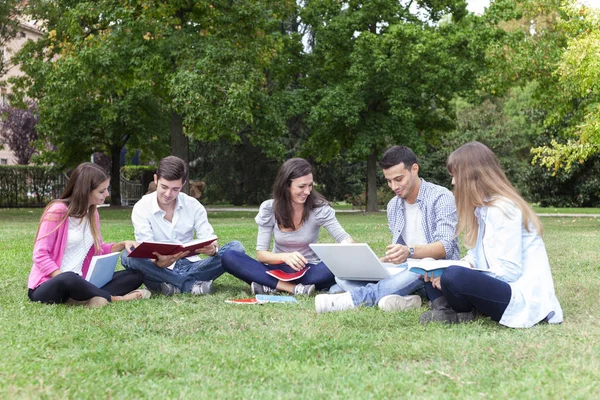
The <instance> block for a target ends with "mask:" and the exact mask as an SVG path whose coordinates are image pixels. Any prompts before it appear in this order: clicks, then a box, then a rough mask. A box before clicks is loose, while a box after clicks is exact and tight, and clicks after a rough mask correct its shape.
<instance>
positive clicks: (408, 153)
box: [379, 146, 419, 169]
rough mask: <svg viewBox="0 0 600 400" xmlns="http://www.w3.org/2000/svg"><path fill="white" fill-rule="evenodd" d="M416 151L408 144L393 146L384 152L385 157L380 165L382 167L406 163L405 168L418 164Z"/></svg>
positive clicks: (386, 167)
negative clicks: (407, 145)
mask: <svg viewBox="0 0 600 400" xmlns="http://www.w3.org/2000/svg"><path fill="white" fill-rule="evenodd" d="M418 163H419V162H418V161H417V156H416V155H415V153H414V152H413V151H412V150H411V149H410V148H408V147H406V146H392V147H390V148H389V149H387V150H386V152H385V153H384V154H383V158H382V159H381V161H379V166H380V167H381V168H382V169H388V168H392V167H393V166H395V165H398V164H404V168H410V167H412V166H413V164H418Z"/></svg>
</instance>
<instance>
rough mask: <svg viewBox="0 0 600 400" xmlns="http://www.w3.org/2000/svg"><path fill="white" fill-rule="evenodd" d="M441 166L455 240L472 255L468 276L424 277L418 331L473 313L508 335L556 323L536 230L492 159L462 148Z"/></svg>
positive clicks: (454, 271) (556, 307)
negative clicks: (425, 304)
mask: <svg viewBox="0 0 600 400" xmlns="http://www.w3.org/2000/svg"><path fill="white" fill-rule="evenodd" d="M447 166H448V171H449V172H450V175H452V184H453V185H454V196H455V198H456V208H457V210H458V225H457V234H460V233H463V232H464V234H465V235H464V242H465V245H466V246H467V248H469V249H470V250H469V251H468V253H467V255H466V257H465V258H464V259H465V260H467V261H468V262H469V263H470V265H471V267H472V269H469V268H464V267H458V266H456V267H450V268H448V269H447V270H446V271H445V272H444V274H443V275H442V276H441V277H439V278H433V279H429V278H428V277H425V281H426V282H429V283H427V284H426V290H427V294H428V295H429V298H430V300H432V310H431V311H427V312H425V313H423V314H422V315H421V318H420V321H421V323H424V324H425V323H428V322H433V321H438V322H444V323H457V322H464V321H469V320H471V319H473V318H474V317H475V314H476V313H480V314H483V315H487V316H489V317H490V318H492V319H493V320H494V321H497V322H499V323H500V324H502V325H506V326H508V327H511V328H528V327H531V326H533V325H535V324H537V323H539V322H541V321H546V322H549V323H560V322H562V320H563V313H562V309H561V307H560V304H559V302H558V300H557V298H556V295H555V292H554V282H553V280H552V274H551V272H550V264H549V262H548V256H547V254H546V249H545V246H544V242H543V241H542V238H541V233H542V224H541V222H540V220H539V218H538V217H537V216H536V214H535V213H534V211H533V210H532V209H531V207H529V205H528V204H527V203H526V202H525V200H524V199H523V198H522V197H521V195H520V194H519V193H518V191H517V190H516V189H515V188H514V187H513V186H512V185H511V183H510V182H509V181H508V179H507V178H506V175H505V174H504V171H503V170H502V167H501V166H500V163H499V162H498V159H497V158H496V156H495V155H494V153H492V151H491V150H490V149H489V148H487V147H486V146H485V145H483V144H481V143H479V142H471V143H467V144H465V145H463V146H462V147H460V148H459V149H457V150H456V151H454V152H453V153H452V154H451V155H450V157H449V158H448V162H447Z"/></svg>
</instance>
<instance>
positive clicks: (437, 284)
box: [424, 272, 442, 290]
mask: <svg viewBox="0 0 600 400" xmlns="http://www.w3.org/2000/svg"><path fill="white" fill-rule="evenodd" d="M424 281H425V282H431V286H433V287H434V288H436V289H437V290H442V277H441V276H438V277H437V278H434V277H433V272H432V273H431V275H428V274H425V277H424Z"/></svg>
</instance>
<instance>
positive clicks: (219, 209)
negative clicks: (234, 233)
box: [206, 207, 600, 218]
mask: <svg viewBox="0 0 600 400" xmlns="http://www.w3.org/2000/svg"><path fill="white" fill-rule="evenodd" d="M206 211H207V212H223V211H247V212H258V207H206ZM335 212H336V213H357V212H363V211H362V210H335ZM379 212H385V210H380V211H379ZM538 216H539V217H566V218H569V217H572V218H600V214H561V213H540V214H538Z"/></svg>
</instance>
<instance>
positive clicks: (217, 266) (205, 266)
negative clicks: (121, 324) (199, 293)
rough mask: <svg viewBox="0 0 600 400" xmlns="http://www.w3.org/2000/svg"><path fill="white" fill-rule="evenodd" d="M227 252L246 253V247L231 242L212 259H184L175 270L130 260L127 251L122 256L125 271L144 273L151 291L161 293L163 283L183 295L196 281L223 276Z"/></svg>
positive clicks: (144, 259) (145, 261)
mask: <svg viewBox="0 0 600 400" xmlns="http://www.w3.org/2000/svg"><path fill="white" fill-rule="evenodd" d="M227 250H235V251H239V252H241V253H244V251H245V250H244V246H243V245H242V244H241V243H240V242H238V241H237V240H234V241H231V242H229V243H227V244H226V245H224V246H222V247H221V248H219V252H218V253H217V254H216V255H215V256H212V257H207V258H205V259H202V260H200V261H195V262H192V261H189V260H188V259H187V258H182V259H181V260H179V261H177V262H176V263H175V266H174V267H173V270H170V269H168V268H159V267H157V266H156V264H154V263H153V262H152V260H150V259H149V258H129V257H127V251H126V250H124V251H123V253H122V254H121V264H123V267H125V269H133V270H139V271H142V273H143V274H144V284H145V285H146V287H147V288H148V289H150V290H151V291H155V292H157V291H160V284H161V283H162V282H166V283H170V284H171V285H174V286H175V287H177V288H179V290H180V291H181V292H182V293H186V292H190V291H191V290H192V286H194V283H195V282H196V281H211V280H214V279H217V278H218V277H219V276H221V275H223V273H224V272H225V270H224V269H223V265H222V256H223V254H224V253H225V252H226V251H227Z"/></svg>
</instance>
